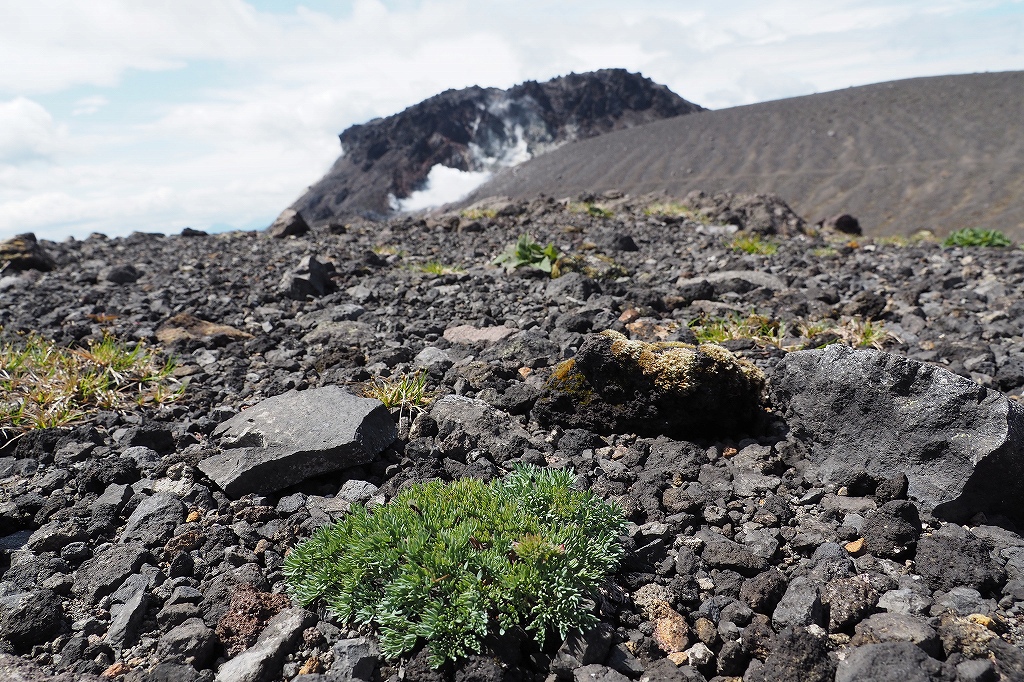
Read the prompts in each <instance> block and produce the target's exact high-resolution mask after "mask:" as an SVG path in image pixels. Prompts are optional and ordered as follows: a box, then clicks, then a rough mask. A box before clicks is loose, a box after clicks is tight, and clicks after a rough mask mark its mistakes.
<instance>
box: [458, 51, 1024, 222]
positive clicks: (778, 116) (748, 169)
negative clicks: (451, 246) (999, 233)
mask: <svg viewBox="0 0 1024 682" xmlns="http://www.w3.org/2000/svg"><path fill="white" fill-rule="evenodd" d="M1022 111H1024V72H1021V71H1016V72H1005V73H982V74H969V75H957V76H940V77H933V78H914V79H909V80H901V81H894V82H890V83H879V84H875V85H867V86H862V87H855V88H848V89H845V90H838V91H835V92H826V93H820V94H815V95H809V96H806V97H793V98H789V99H783V100H778V101H773V102H763V103H760V104H752V105H749V106H741V107H734V108H730V109H721V110H717V111H702V112H700V113H697V114H695V115H693V116H684V117H677V118H672V119H669V120H664V121H655V122H653V123H649V124H647V125H644V126H639V127H636V128H633V129H631V130H622V131H618V132H615V133H611V134H609V135H603V136H601V137H600V138H598V139H593V140H581V141H580V142H577V143H575V144H571V145H565V146H564V147H562V148H560V149H558V150H556V151H554V152H552V153H550V154H545V155H544V156H541V157H539V158H536V159H533V160H531V161H529V162H527V163H525V164H522V165H520V166H517V167H516V168H515V169H514V170H511V169H509V170H503V171H502V172H500V173H499V174H497V175H496V176H495V177H494V178H493V179H491V181H489V182H488V183H486V184H484V185H482V186H480V187H479V188H477V190H476V191H475V192H474V193H473V194H472V195H471V196H470V197H469V198H468V199H467V200H466V202H465V203H466V204H469V203H472V202H473V201H476V200H478V199H481V198H484V197H488V196H507V197H510V198H512V199H518V198H526V197H531V196H534V195H536V193H538V192H544V193H546V194H548V195H549V196H554V197H563V196H570V195H575V194H578V193H583V192H586V193H599V192H601V191H604V190H610V189H616V190H619V191H623V192H627V193H630V194H634V195H636V194H645V193H649V192H665V193H667V194H669V195H672V196H676V197H680V198H682V197H685V196H686V195H687V193H689V192H691V191H694V190H704V191H706V192H756V193H774V194H778V195H780V196H781V197H782V198H783V199H784V200H786V201H787V202H788V203H789V205H790V206H792V207H793V208H794V209H795V210H796V212H797V213H799V214H800V215H802V216H803V217H805V218H807V219H808V220H809V221H818V220H821V219H824V218H828V217H830V216H832V215H834V214H837V213H850V214H853V215H855V216H856V217H857V218H859V220H860V223H861V225H862V226H863V227H864V229H865V231H866V232H867V233H869V234H875V235H886V234H910V233H912V232H914V231H916V230H919V229H931V230H935V231H937V232H940V233H946V232H949V231H951V230H955V229H958V228H963V227H984V228H990V229H999V230H1003V231H1004V232H1006V233H1007V234H1009V235H1012V236H1014V237H1016V238H1020V237H1022V236H1024V127H1022V126H1021V112H1022Z"/></svg>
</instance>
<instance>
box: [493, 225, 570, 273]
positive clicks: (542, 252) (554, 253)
mask: <svg viewBox="0 0 1024 682" xmlns="http://www.w3.org/2000/svg"><path fill="white" fill-rule="evenodd" d="M556 260H558V249H556V248H555V245H554V244H548V245H547V246H541V245H540V244H539V243H538V242H535V241H533V239H532V238H531V237H530V236H529V235H526V234H521V235H519V239H517V240H516V242H515V243H514V244H509V245H508V246H506V247H505V250H504V251H503V252H502V253H501V255H499V256H498V257H497V258H495V259H494V264H495V265H504V266H505V269H506V270H508V271H509V272H512V271H513V270H515V269H516V268H521V267H523V266H529V267H532V268H537V269H538V270H543V271H544V272H547V273H550V272H551V266H552V265H554V263H555V261H556Z"/></svg>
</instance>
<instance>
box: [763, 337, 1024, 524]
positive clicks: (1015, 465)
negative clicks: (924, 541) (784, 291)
mask: <svg viewBox="0 0 1024 682" xmlns="http://www.w3.org/2000/svg"><path fill="white" fill-rule="evenodd" d="M770 391H771V395H772V402H773V404H774V405H775V407H776V410H777V411H778V412H779V413H780V414H781V415H782V416H783V417H784V418H785V420H786V422H787V423H788V424H789V427H790V429H791V430H792V431H793V432H794V434H795V435H796V436H797V437H798V438H800V439H801V440H804V441H805V442H807V443H808V444H809V445H811V447H810V448H809V450H810V456H811V458H812V460H813V461H814V463H815V464H817V465H818V467H819V468H820V474H821V476H822V477H823V478H824V480H826V481H828V480H839V479H840V478H842V477H843V476H848V475H849V474H850V473H851V472H853V471H858V470H860V471H863V470H866V471H867V473H869V474H871V475H872V476H874V477H876V478H892V477H894V476H897V475H899V474H901V473H905V474H906V475H907V478H908V479H909V484H910V485H909V495H910V497H911V498H912V499H915V500H917V501H918V502H920V503H921V505H922V506H923V507H925V508H926V509H928V510H931V511H932V512H933V513H934V514H935V515H936V516H941V517H944V518H948V519H950V520H953V521H957V522H963V521H965V520H967V519H969V518H971V517H972V516H974V514H976V513H977V512H979V511H985V512H995V513H1003V514H1006V515H1007V516H1009V517H1011V518H1015V519H1018V520H1019V519H1021V514H1022V507H1021V505H1020V500H1021V499H1024V408H1021V407H1020V406H1019V405H1017V404H1015V403H1013V402H1011V401H1010V400H1009V399H1007V397H1006V396H1005V395H1003V394H1002V393H999V392H998V391H992V390H989V389H986V388H984V387H982V386H979V385H978V384H976V383H974V382H973V381H971V380H969V379H965V378H963V377H961V376H959V375H956V374H953V373H952V372H949V371H947V370H945V369H942V368H941V367H938V366H935V365H931V364H927V363H923V362H918V361H916V360H911V359H908V358H905V357H901V356H898V355H891V354H889V353H883V352H880V351H876V350H867V349H862V350H854V349H851V348H849V347H847V346H842V345H838V344H836V345H832V346H828V347H827V348H824V349H821V350H808V351H799V352H796V353H790V354H789V355H787V356H786V357H785V358H783V359H782V361H781V362H780V363H779V365H778V367H777V368H776V370H775V372H774V374H773V376H772V378H771V381H770Z"/></svg>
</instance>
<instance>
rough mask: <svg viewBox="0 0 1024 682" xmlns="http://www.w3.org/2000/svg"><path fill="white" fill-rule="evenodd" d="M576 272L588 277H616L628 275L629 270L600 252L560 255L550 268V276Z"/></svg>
mask: <svg viewBox="0 0 1024 682" xmlns="http://www.w3.org/2000/svg"><path fill="white" fill-rule="evenodd" d="M570 272H578V273H580V274H581V275H583V276H584V277H589V278H590V279H618V278H619V277H629V270H627V269H626V268H625V267H623V266H622V265H620V264H619V263H616V262H615V259H614V258H612V257H611V256H606V255H604V254H602V253H586V254H582V255H579V256H562V257H561V258H559V259H558V260H557V261H555V264H554V267H553V268H552V269H551V276H552V277H561V276H562V275H565V274H568V273H570Z"/></svg>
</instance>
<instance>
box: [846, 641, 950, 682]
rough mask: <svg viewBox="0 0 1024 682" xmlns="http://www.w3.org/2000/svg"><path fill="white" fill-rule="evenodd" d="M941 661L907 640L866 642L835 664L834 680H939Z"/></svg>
mask: <svg viewBox="0 0 1024 682" xmlns="http://www.w3.org/2000/svg"><path fill="white" fill-rule="evenodd" d="M948 679H950V678H949V677H946V676H945V675H943V674H942V664H941V663H940V662H939V661H936V660H935V659H934V658H931V657H929V656H928V654H926V653H925V652H924V651H922V650H921V649H920V648H919V647H917V646H915V645H914V644H911V643H910V642H885V643H883V644H868V645H866V646H862V647H858V648H856V649H854V650H853V651H851V652H849V653H848V654H847V656H846V658H845V659H843V660H842V661H840V663H839V665H838V666H837V668H836V682H860V681H861V680H873V681H874V680H877V681H878V682H939V681H940V680H948Z"/></svg>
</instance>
